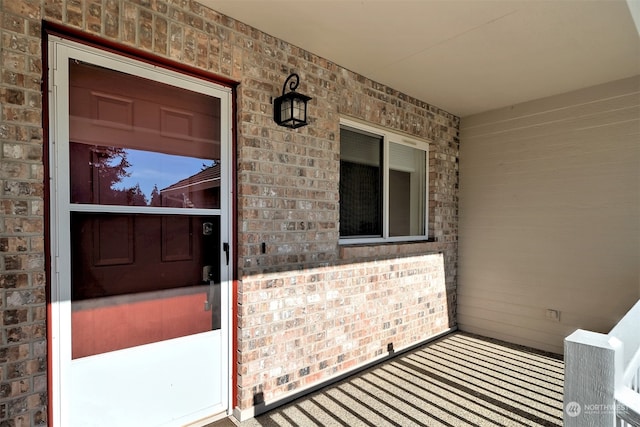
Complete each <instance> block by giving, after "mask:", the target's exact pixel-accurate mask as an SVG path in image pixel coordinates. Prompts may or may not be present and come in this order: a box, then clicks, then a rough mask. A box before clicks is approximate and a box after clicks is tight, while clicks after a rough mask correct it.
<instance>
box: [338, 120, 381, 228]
mask: <svg viewBox="0 0 640 427" xmlns="http://www.w3.org/2000/svg"><path fill="white" fill-rule="evenodd" d="M381 148H382V139H381V138H380V137H379V136H375V135H368V134H365V133H360V132H355V131H352V130H349V129H346V128H345V129H342V130H341V132H340V235H341V236H343V237H349V236H382V222H381V209H382V199H381V187H382V174H381V162H380V157H381V156H380V151H381Z"/></svg>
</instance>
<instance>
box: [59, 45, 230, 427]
mask: <svg viewBox="0 0 640 427" xmlns="http://www.w3.org/2000/svg"><path fill="white" fill-rule="evenodd" d="M70 57H71V58H78V59H83V60H85V61H86V62H89V63H94V64H97V65H102V66H106V67H107V68H115V69H117V70H119V71H123V72H127V73H129V74H134V75H138V76H141V77H146V78H150V79H152V80H157V81H160V82H162V83H167V84H172V85H174V86H179V87H184V88H186V89H189V90H193V91H196V92H201V93H204V94H208V95H212V94H213V96H215V97H217V98H220V99H221V154H220V157H221V159H222V170H221V178H222V179H221V209H219V210H217V209H216V210H210V209H188V211H189V212H188V213H191V214H198V213H200V214H211V213H212V212H217V211H219V213H218V214H219V215H220V218H221V219H220V227H221V230H220V234H221V241H223V242H226V243H228V247H229V251H231V250H232V248H233V247H234V245H233V244H232V239H233V233H232V222H231V218H232V203H231V201H232V199H231V191H232V190H231V188H232V182H233V181H232V165H231V162H232V160H233V159H232V155H231V147H232V125H233V123H232V111H231V109H232V102H231V96H232V91H231V89H230V88H228V87H225V86H221V85H218V84H215V83H212V82H209V81H206V80H203V79H198V78H196V77H191V76H187V75H183V74H180V73H178V72H175V71H171V70H168V69H166V68H162V67H158V66H154V65H151V64H149V63H146V62H142V61H137V60H134V59H130V58H127V57H124V56H120V55H117V54H114V53H110V52H106V51H103V50H100V49H96V48H93V47H90V46H87V45H83V44H80V43H77V42H73V41H70V40H67V39H64V38H61V37H58V36H53V35H49V37H48V59H49V70H48V78H49V88H48V90H49V148H50V152H49V159H48V160H49V166H50V167H49V182H50V208H51V209H50V224H51V227H50V237H51V260H50V261H51V288H50V289H51V294H50V295H51V304H50V318H51V323H50V325H49V328H50V340H51V373H50V375H51V380H52V381H51V384H52V389H51V390H50V392H51V397H50V399H51V401H50V402H51V405H52V411H51V413H52V420H51V423H52V426H55V427H66V426H68V425H69V401H68V396H69V393H70V391H69V387H68V384H69V381H70V372H71V371H70V368H71V293H70V286H69V285H68V284H67V285H65V281H69V280H70V271H71V260H70V257H69V256H68V254H69V253H70V246H71V242H70V238H69V236H70V235H69V232H70V225H69V215H68V213H69V212H70V199H69V188H70V187H69V159H68V156H61V155H59V151H63V153H65V154H68V147H67V149H66V151H65V150H64V149H63V150H60V148H59V147H60V146H61V145H65V144H66V145H68V143H69V109H68V102H69V95H68V94H69V86H68V59H69V58H70ZM114 64H117V65H118V67H117V68H116V67H114V66H113V65H114ZM60 77H62V78H60ZM90 210H91V208H90V207H89V208H88V211H90ZM95 211H96V212H97V211H101V209H99V208H96V209H95ZM109 212H113V213H132V212H134V210H133V209H132V208H131V207H128V206H113V209H110V210H109ZM135 212H139V210H135ZM144 212H145V213H158V214H159V213H164V214H185V213H186V212H185V209H180V208H154V207H146V208H145V210H144ZM221 252H222V251H221ZM221 256H222V257H223V258H226V256H225V254H224V253H222V254H221ZM233 259H234V257H233V255H232V254H231V253H229V256H228V264H226V268H225V263H221V270H223V273H222V275H223V279H222V280H221V289H222V292H221V294H222V295H221V298H222V302H221V312H222V318H221V332H222V343H223V351H222V356H221V365H222V366H221V372H222V373H221V378H222V383H223V384H221V389H222V390H221V392H222V396H223V402H226V408H224V414H222V413H220V412H219V413H218V414H210V415H211V416H207V417H204V418H202V419H201V420H200V421H195V423H192V424H189V425H192V426H194V427H195V426H200V425H206V424H207V423H210V422H211V421H212V420H213V419H215V418H218V417H219V416H220V415H221V414H222V415H228V414H230V411H231V409H232V407H231V396H232V393H231V387H232V378H231V372H232V371H231V362H232V360H233V358H232V349H233V346H232V334H231V327H232V292H231V289H232V287H231V283H232V279H233V275H232V272H233Z"/></svg>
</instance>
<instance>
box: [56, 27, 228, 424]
mask: <svg viewBox="0 0 640 427" xmlns="http://www.w3.org/2000/svg"><path fill="white" fill-rule="evenodd" d="M49 49H50V51H49V57H50V58H51V60H50V67H51V69H50V76H51V78H50V81H51V87H50V89H51V92H50V93H51V97H50V98H51V103H50V124H51V132H50V136H51V143H52V144H51V147H52V148H51V166H52V167H51V168H50V169H51V178H52V186H51V190H52V191H51V194H52V209H51V213H52V221H51V224H52V239H51V241H52V255H53V257H52V258H53V261H52V272H53V273H52V293H51V294H52V298H51V299H52V301H51V306H52V308H51V315H52V331H53V333H52V346H53V350H54V351H53V356H54V360H53V385H54V389H53V393H54V396H53V406H54V423H56V425H58V426H65V427H66V426H70V427H80V426H82V427H89V426H105V427H106V426H108V427H112V426H119V427H124V426H141V425H144V426H182V425H185V424H189V425H198V420H201V422H200V424H204V423H205V422H206V421H207V420H209V421H210V420H211V417H215V416H216V415H221V414H225V413H226V412H227V411H228V408H229V379H230V368H229V365H230V364H229V352H230V351H229V348H230V347H229V343H230V339H229V337H230V334H229V329H230V327H229V320H230V316H229V307H230V304H229V303H230V294H229V291H228V290H229V286H228V281H229V272H230V271H231V265H230V260H231V259H232V257H231V256H230V253H229V251H230V248H231V247H232V245H231V241H230V237H231V235H230V230H229V229H230V226H229V224H230V221H229V219H230V215H229V213H230V211H229V209H230V201H229V195H230V190H229V188H230V187H229V183H230V164H229V163H230V152H229V147H230V135H231V132H230V129H231V122H230V117H231V114H230V108H231V103H230V90H229V89H228V88H224V87H221V86H218V85H215V84H213V83H210V82H206V81H203V80H199V79H196V78H192V77H187V76H183V75H180V74H178V73H174V72H170V71H168V70H164V69H160V68H157V67H154V66H151V65H149V64H145V63H141V62H137V61H134V60H130V59H125V58H122V57H119V56H116V55H114V54H110V53H106V52H103V51H99V50H96V49H93V48H89V47H86V46H82V45H79V44H76V43H73V42H69V41H65V40H63V39H58V38H55V37H52V38H50V43H49ZM193 423H195V424H193Z"/></svg>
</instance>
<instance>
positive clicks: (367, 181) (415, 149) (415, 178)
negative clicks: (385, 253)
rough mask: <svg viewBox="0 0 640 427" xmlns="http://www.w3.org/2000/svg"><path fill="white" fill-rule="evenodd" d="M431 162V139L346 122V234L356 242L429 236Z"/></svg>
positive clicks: (342, 203) (342, 157)
mask: <svg viewBox="0 0 640 427" xmlns="http://www.w3.org/2000/svg"><path fill="white" fill-rule="evenodd" d="M394 141H397V142H394ZM427 162H428V145H427V144H426V143H425V142H422V141H418V140H411V139H409V138H405V137H402V136H401V135H397V134H395V133H389V132H385V131H382V130H381V131H380V133H376V129H373V128H369V127H367V126H364V125H362V128H361V127H360V125H358V124H354V125H353V127H352V126H351V125H347V124H344V123H343V125H342V126H341V129H340V237H341V238H343V239H351V241H353V242H360V240H359V239H371V240H375V239H378V240H381V239H388V238H394V239H395V240H399V239H400V238H408V239H409V240H415V239H424V238H425V237H427V201H428V199H427V188H428V163H427Z"/></svg>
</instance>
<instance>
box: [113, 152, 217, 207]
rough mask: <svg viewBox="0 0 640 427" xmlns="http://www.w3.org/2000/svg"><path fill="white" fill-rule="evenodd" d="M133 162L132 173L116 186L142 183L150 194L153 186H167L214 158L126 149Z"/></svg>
mask: <svg viewBox="0 0 640 427" xmlns="http://www.w3.org/2000/svg"><path fill="white" fill-rule="evenodd" d="M124 151H125V152H126V155H127V160H128V162H129V163H131V167H130V168H129V170H130V175H129V176H128V177H124V178H123V179H122V180H121V181H120V183H119V184H117V185H116V186H115V187H116V188H117V189H124V188H131V187H135V186H136V184H138V185H140V189H141V190H142V192H143V193H144V194H145V195H147V196H149V195H151V192H152V191H153V187H154V186H157V187H158V189H159V190H161V189H163V188H167V187H169V186H171V185H173V184H175V183H176V182H179V181H181V180H183V179H185V178H187V177H189V176H192V175H194V174H196V173H198V172H200V171H201V170H203V169H204V168H206V167H209V166H211V165H212V163H213V160H207V159H195V158H193V157H183V156H173V155H170V154H162V153H153V152H151V151H140V150H129V149H125V150H124Z"/></svg>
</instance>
